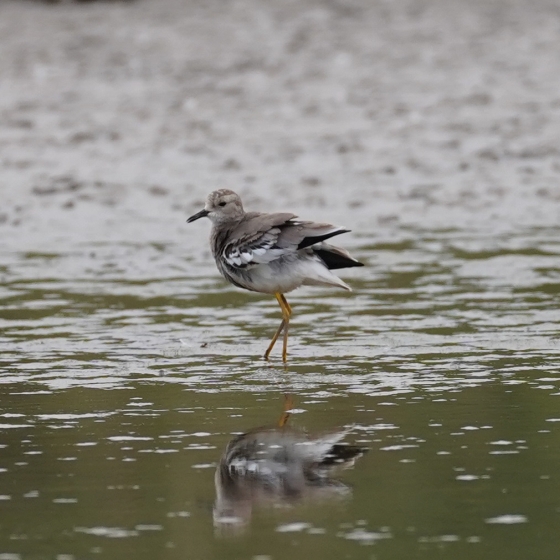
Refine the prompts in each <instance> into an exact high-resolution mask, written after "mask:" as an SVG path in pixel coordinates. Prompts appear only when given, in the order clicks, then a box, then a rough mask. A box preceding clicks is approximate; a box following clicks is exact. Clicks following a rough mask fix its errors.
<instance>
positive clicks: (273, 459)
mask: <svg viewBox="0 0 560 560" xmlns="http://www.w3.org/2000/svg"><path fill="white" fill-rule="evenodd" d="M285 399H286V400H285V407H284V412H283V414H282V416H281V417H280V419H279V421H278V422H277V424H276V425H274V426H262V427H258V428H254V429H252V430H249V431H247V432H245V433H243V434H241V435H238V436H236V437H235V438H233V439H232V440H231V441H230V442H229V443H228V445H227V447H226V450H225V452H224V454H223V456H222V458H221V460H220V463H219V465H218V468H217V469H216V474H215V477H214V481H215V485H216V501H215V504H214V525H215V527H216V528H218V529H226V528H233V529H239V528H242V527H243V526H244V525H246V524H247V523H248V522H249V521H250V519H251V516H252V513H253V509H254V508H255V507H258V506H272V507H274V506H276V507H281V506H286V507H289V506H293V505H295V504H297V503H298V502H303V501H305V502H309V501H322V500H332V499H337V498H342V497H346V496H349V495H350V494H351V489H350V487H349V486H347V485H346V484H344V483H343V482H341V481H339V480H336V479H335V478H333V474H334V472H333V471H335V470H336V469H337V468H347V467H350V466H352V465H353V464H354V462H355V460H356V459H357V458H359V457H360V456H362V455H363V453H364V452H365V451H367V449H366V448H364V447H359V446H355V445H349V444H348V443H346V442H345V441H344V439H345V438H346V436H347V435H348V434H349V433H350V431H351V427H345V428H343V429H336V430H330V431H328V432H326V433H323V434H317V435H311V434H307V433H306V432H304V431H302V430H297V429H294V428H291V427H289V426H288V425H287V423H288V420H289V417H290V410H291V406H292V398H291V397H290V396H286V397H285Z"/></svg>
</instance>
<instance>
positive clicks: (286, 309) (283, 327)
mask: <svg viewBox="0 0 560 560" xmlns="http://www.w3.org/2000/svg"><path fill="white" fill-rule="evenodd" d="M274 296H275V297H276V300H277V301H278V305H279V306H280V309H281V310H282V322H281V323H280V326H279V327H278V330H277V331H276V333H275V334H274V336H273V337H272V340H271V341H270V344H269V345H268V348H267V349H266V352H265V353H264V359H265V360H268V356H269V355H270V352H272V349H273V348H274V345H275V344H276V341H277V340H278V337H279V336H280V333H281V332H282V331H284V346H283V351H282V359H283V360H284V362H285V361H286V360H287V348H288V323H289V322H290V316H291V314H292V308H291V307H290V304H289V303H288V302H287V301H286V298H285V297H284V295H283V294H281V293H275V294H274Z"/></svg>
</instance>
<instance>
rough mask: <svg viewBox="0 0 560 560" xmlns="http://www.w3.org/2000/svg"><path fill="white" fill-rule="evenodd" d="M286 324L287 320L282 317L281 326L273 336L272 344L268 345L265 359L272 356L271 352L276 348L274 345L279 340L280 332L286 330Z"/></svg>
mask: <svg viewBox="0 0 560 560" xmlns="http://www.w3.org/2000/svg"><path fill="white" fill-rule="evenodd" d="M285 324H286V322H285V321H284V319H282V322H281V323H280V326H279V327H278V330H277V331H276V333H275V334H274V336H273V337H272V340H271V341H270V344H269V345H268V348H267V349H266V352H265V353H264V359H265V360H268V356H270V353H271V352H272V349H273V348H274V345H275V344H276V341H277V340H278V337H279V336H280V333H281V332H282V331H283V330H284V325H285Z"/></svg>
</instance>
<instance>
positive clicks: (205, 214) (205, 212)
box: [187, 210, 210, 224]
mask: <svg viewBox="0 0 560 560" xmlns="http://www.w3.org/2000/svg"><path fill="white" fill-rule="evenodd" d="M208 214H210V212H208V210H201V211H200V212H197V213H196V214H195V215H194V216H191V217H190V218H189V219H188V220H187V223H188V224H190V223H191V222H194V221H195V220H198V218H204V217H205V216H208Z"/></svg>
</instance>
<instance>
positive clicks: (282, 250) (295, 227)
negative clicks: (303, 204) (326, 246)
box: [223, 213, 349, 268]
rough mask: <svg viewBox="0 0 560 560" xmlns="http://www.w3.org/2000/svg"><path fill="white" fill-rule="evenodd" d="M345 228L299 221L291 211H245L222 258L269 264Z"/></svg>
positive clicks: (238, 264) (238, 263)
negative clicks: (274, 212)
mask: <svg viewBox="0 0 560 560" xmlns="http://www.w3.org/2000/svg"><path fill="white" fill-rule="evenodd" d="M347 231H349V230H347V229H345V228H342V227H339V226H333V225H331V224H321V223H316V222H302V221H299V220H297V216H295V215H294V214H287V213H279V214H258V213H248V214H246V216H245V218H244V220H243V221H242V222H241V223H240V224H239V225H238V226H237V227H236V228H235V229H234V230H233V231H232V232H231V234H230V237H229V240H228V243H227V244H226V246H225V247H224V250H223V257H224V259H225V260H226V262H227V263H228V264H229V265H230V266H233V267H236V268H247V267H248V266H254V265H257V264H266V263H270V262H272V261H274V260H276V259H278V258H281V257H283V256H286V255H288V254H290V253H295V252H297V251H299V250H300V249H304V248H306V247H310V246H311V245H315V244H316V243H321V242H322V241H324V240H325V239H329V238H330V237H333V236H335V235H339V234H341V233H345V232H347Z"/></svg>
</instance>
